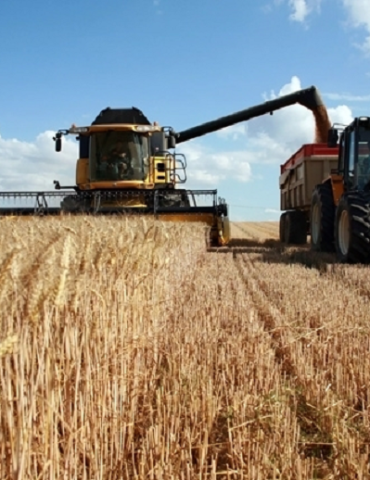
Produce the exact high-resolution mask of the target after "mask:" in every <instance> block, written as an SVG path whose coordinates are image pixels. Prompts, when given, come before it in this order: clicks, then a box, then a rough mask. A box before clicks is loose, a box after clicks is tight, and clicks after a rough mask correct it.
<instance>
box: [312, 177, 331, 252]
mask: <svg viewBox="0 0 370 480" xmlns="http://www.w3.org/2000/svg"><path fill="white" fill-rule="evenodd" d="M334 217H335V204H334V200H333V192H332V188H331V183H330V182H326V183H322V184H321V185H317V186H316V187H315V189H314V191H313V193H312V201H311V214H310V232H311V249H312V250H314V251H316V252H333V251H334Z"/></svg>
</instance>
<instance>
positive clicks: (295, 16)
mask: <svg viewBox="0 0 370 480" xmlns="http://www.w3.org/2000/svg"><path fill="white" fill-rule="evenodd" d="M321 1H322V0H274V4H275V5H281V4H283V3H284V4H287V5H288V6H289V8H290V10H291V13H290V15H289V19H290V20H293V21H294V22H300V23H303V22H304V21H305V20H306V19H307V17H308V16H309V15H310V14H311V13H312V12H314V11H317V12H319V11H320V5H321ZM265 10H266V8H265Z"/></svg>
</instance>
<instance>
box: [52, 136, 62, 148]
mask: <svg viewBox="0 0 370 480" xmlns="http://www.w3.org/2000/svg"><path fill="white" fill-rule="evenodd" d="M53 140H54V142H55V151H56V152H61V151H62V134H61V133H60V132H58V133H57V134H56V135H55V137H53Z"/></svg>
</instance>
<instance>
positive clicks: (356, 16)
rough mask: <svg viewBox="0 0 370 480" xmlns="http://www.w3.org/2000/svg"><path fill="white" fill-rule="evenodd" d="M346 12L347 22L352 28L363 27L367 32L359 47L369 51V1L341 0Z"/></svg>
mask: <svg viewBox="0 0 370 480" xmlns="http://www.w3.org/2000/svg"><path fill="white" fill-rule="evenodd" d="M342 4H343V6H344V8H345V9H346V11H347V13H348V20H349V24H350V25H351V26H352V27H354V28H363V29H364V30H365V32H366V33H367V36H366V37H365V40H364V41H363V43H362V44H361V45H360V48H361V49H362V50H363V51H365V52H367V53H370V2H369V0H342Z"/></svg>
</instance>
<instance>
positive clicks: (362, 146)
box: [328, 117, 370, 191]
mask: <svg viewBox="0 0 370 480" xmlns="http://www.w3.org/2000/svg"><path fill="white" fill-rule="evenodd" d="M328 139H329V140H328V144H329V146H331V147H333V146H336V144H337V142H338V139H339V158H338V173H339V174H340V175H342V176H343V186H344V190H345V191H349V190H364V189H365V190H368V189H369V186H370V118H369V117H358V118H356V119H355V120H354V121H353V122H352V123H351V124H350V125H348V126H347V127H345V128H338V127H336V126H335V125H334V126H333V127H332V128H331V129H330V131H329V137H328Z"/></svg>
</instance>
